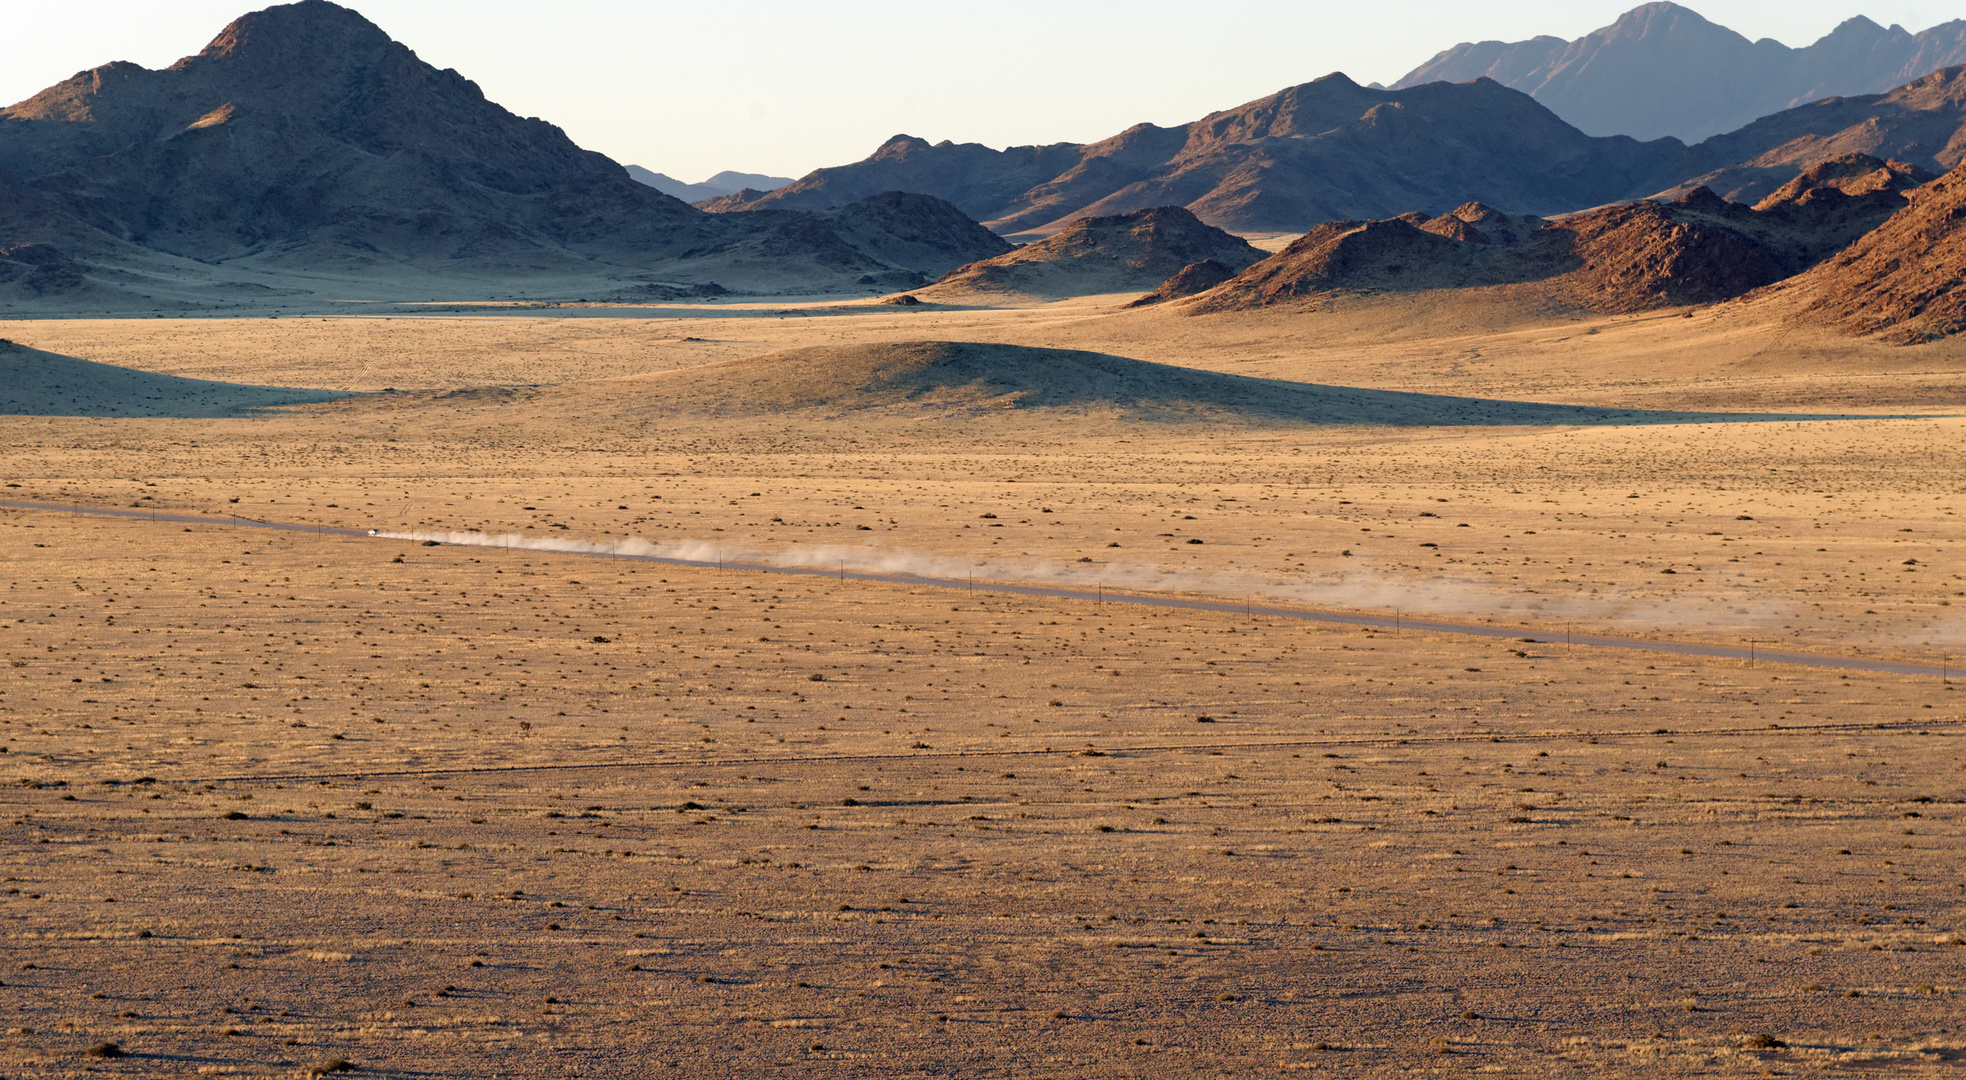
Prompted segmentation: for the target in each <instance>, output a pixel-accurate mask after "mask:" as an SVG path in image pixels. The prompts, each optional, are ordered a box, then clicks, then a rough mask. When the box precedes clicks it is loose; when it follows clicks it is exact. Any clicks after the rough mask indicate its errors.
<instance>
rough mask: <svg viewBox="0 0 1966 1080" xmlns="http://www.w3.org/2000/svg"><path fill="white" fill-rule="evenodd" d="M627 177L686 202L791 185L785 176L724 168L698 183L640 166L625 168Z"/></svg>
mask: <svg viewBox="0 0 1966 1080" xmlns="http://www.w3.org/2000/svg"><path fill="white" fill-rule="evenodd" d="M628 175H629V176H630V177H633V178H634V180H635V182H636V183H638V184H647V185H648V186H650V187H652V188H654V189H655V190H657V191H660V192H661V193H663V194H664V195H670V196H674V197H675V198H678V199H681V200H683V201H684V202H687V203H696V202H702V201H703V200H705V199H721V198H723V197H724V196H726V195H735V194H737V193H738V192H740V191H743V190H744V189H745V188H750V189H751V190H753V191H776V190H777V189H779V188H782V187H784V186H785V185H786V184H789V183H791V182H792V178H791V177H789V176H765V175H763V174H761V173H746V172H732V171H731V170H729V169H726V170H724V171H723V172H720V173H718V174H717V175H715V176H713V177H711V178H710V179H708V180H705V181H703V182H702V183H701V184H685V183H683V182H682V181H681V180H678V179H676V178H675V177H673V176H669V175H667V174H665V173H659V172H651V171H649V170H648V169H644V168H642V167H641V166H640V165H630V166H628Z"/></svg>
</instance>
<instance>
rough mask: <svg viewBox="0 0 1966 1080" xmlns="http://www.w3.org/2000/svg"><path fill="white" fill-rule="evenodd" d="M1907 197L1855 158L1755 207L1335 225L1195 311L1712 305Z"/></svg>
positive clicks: (1471, 214) (1887, 214) (1470, 210)
mask: <svg viewBox="0 0 1966 1080" xmlns="http://www.w3.org/2000/svg"><path fill="white" fill-rule="evenodd" d="M1839 185H1847V186H1850V187H1852V188H1853V189H1854V190H1858V191H1859V192H1860V193H1859V194H1855V195H1851V194H1846V193H1845V191H1844V190H1843V189H1842V187H1840V186H1839ZM1907 187H1909V181H1908V179H1907V178H1906V177H1905V176H1904V175H1903V174H1902V173H1897V172H1894V171H1893V170H1891V169H1890V168H1889V166H1887V165H1886V164H1885V163H1883V162H1878V161H1875V160H1873V159H1865V160H1857V159H1852V160H1849V161H1845V162H1841V163H1839V164H1836V165H1831V166H1825V167H1822V168H1819V169H1816V170H1812V172H1811V173H1810V174H1809V176H1808V177H1805V178H1803V179H1799V180H1798V181H1797V182H1795V183H1792V184H1790V185H1788V186H1786V187H1784V188H1783V189H1782V191H1781V192H1779V193H1778V194H1777V195H1774V196H1770V197H1769V198H1768V199H1766V200H1764V201H1763V202H1762V203H1761V204H1760V206H1759V207H1758V208H1750V207H1746V206H1742V205H1740V204H1739V203H1730V202H1726V201H1725V200H1722V199H1720V198H1719V197H1717V196H1715V195H1714V194H1713V193H1712V192H1710V191H1707V190H1706V189H1705V188H1701V189H1698V190H1696V191H1693V192H1691V193H1689V194H1687V195H1685V196H1683V197H1682V198H1680V199H1678V200H1676V201H1674V202H1671V203H1660V202H1652V201H1640V202H1633V203H1624V204H1619V205H1616V206H1609V207H1605V208H1602V209H1599V210H1595V211H1592V212H1590V213H1585V214H1577V215H1574V216H1571V217H1568V218H1564V219H1562V220H1560V221H1554V222H1548V221H1544V220H1542V219H1540V218H1533V217H1517V216H1511V215H1508V214H1503V213H1500V212H1498V211H1495V210H1492V209H1490V208H1488V207H1485V206H1482V205H1480V204H1475V203H1471V204H1469V205H1467V206H1463V207H1461V208H1459V209H1457V210H1455V211H1454V212H1453V213H1451V214H1445V215H1441V216H1440V217H1437V218H1431V219H1430V218H1427V217H1426V216H1425V215H1421V214H1409V215H1405V216H1402V217H1399V218H1393V219H1388V220H1380V221H1364V222H1360V221H1339V222H1329V223H1326V224H1324V225H1320V226H1318V227H1317V228H1315V229H1313V230H1311V231H1310V232H1308V233H1306V234H1305V235H1304V236H1302V237H1300V238H1299V239H1298V240H1296V241H1295V242H1293V243H1292V244H1291V245H1290V246H1289V247H1287V248H1285V249H1284V250H1283V251H1280V252H1278V253H1277V254H1276V255H1273V256H1271V257H1270V258H1268V259H1266V260H1264V261H1263V262H1261V263H1258V264H1256V265H1255V266H1252V267H1251V268H1249V269H1248V270H1246V271H1244V272H1243V273H1241V274H1239V275H1238V276H1236V277H1235V278H1234V279H1232V280H1230V281H1228V282H1226V283H1224V284H1222V285H1221V286H1218V287H1217V288H1215V289H1213V290H1211V291H1209V292H1207V293H1204V294H1202V295H1201V296H1200V297H1199V298H1198V299H1196V300H1195V301H1193V302H1192V303H1193V305H1194V307H1193V310H1195V311H1197V312H1220V311H1239V310H1249V309H1253V308H1260V307H1269V306H1274V305H1278V304H1287V303H1291V302H1295V301H1298V300H1303V299H1307V298H1311V297H1316V296H1320V295H1325V294H1331V293H1339V292H1353V293H1356V292H1382V291H1385V292H1419V291H1426V290H1433V289H1461V288H1481V287H1494V286H1509V287H1519V288H1531V289H1534V290H1535V291H1537V293H1538V294H1539V295H1541V296H1542V297H1544V298H1545V299H1546V300H1548V301H1549V302H1551V303H1554V304H1557V305H1560V306H1568V307H1575V308H1581V309H1587V310H1591V311H1597V312H1603V313H1613V314H1615V313H1623V312H1632V311H1644V310H1649V309H1653V308H1660V307H1670V306H1677V305H1686V304H1702V303H1713V302H1716V301H1721V300H1728V299H1732V298H1734V297H1737V296H1741V295H1743V294H1745V293H1747V292H1748V291H1750V290H1752V289H1755V288H1758V287H1760V286H1763V285H1768V284H1771V283H1773V282H1776V281H1780V280H1782V279H1784V278H1787V277H1789V276H1791V275H1794V274H1797V273H1800V272H1802V271H1804V270H1806V269H1808V268H1809V267H1811V266H1813V265H1815V264H1816V263H1818V262H1820V261H1821V260H1823V259H1825V258H1827V257H1829V256H1830V255H1831V254H1833V253H1835V252H1836V251H1838V250H1840V249H1842V248H1843V247H1844V246H1846V245H1848V244H1850V243H1851V242H1852V241H1854V240H1856V239H1857V237H1859V236H1862V235H1863V234H1865V233H1866V232H1869V231H1870V230H1871V229H1874V228H1876V227H1877V226H1879V225H1881V224H1883V223H1884V222H1885V221H1886V220H1887V219H1889V218H1891V216H1892V215H1893V214H1894V213H1896V212H1898V211H1899V210H1900V208H1902V207H1903V206H1904V205H1905V191H1906V189H1907Z"/></svg>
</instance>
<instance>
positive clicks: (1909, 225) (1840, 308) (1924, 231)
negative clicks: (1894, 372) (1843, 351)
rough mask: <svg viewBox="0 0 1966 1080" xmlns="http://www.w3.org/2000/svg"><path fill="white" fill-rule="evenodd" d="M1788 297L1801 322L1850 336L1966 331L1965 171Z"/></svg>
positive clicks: (1923, 336)
mask: <svg viewBox="0 0 1966 1080" xmlns="http://www.w3.org/2000/svg"><path fill="white" fill-rule="evenodd" d="M1784 292H1788V293H1790V294H1792V295H1793V296H1794V297H1796V298H1797V299H1798V300H1799V317H1800V318H1801V319H1802V320H1803V321H1805V322H1810V323H1816V324H1822V325H1828V326H1831V327H1834V328H1836V329H1839V330H1842V331H1844V332H1846V333H1851V334H1877V335H1880V336H1882V337H1884V338H1885V339H1886V340H1889V341H1894V342H1898V343H1901V344H1915V343H1919V342H1926V341H1936V340H1939V339H1941V338H1947V337H1951V336H1953V335H1955V334H1958V333H1959V332H1960V331H1961V330H1962V329H1966V165H1962V166H1960V167H1959V168H1955V169H1954V170H1953V171H1951V172H1949V173H1947V174H1946V175H1944V176H1942V177H1940V178H1939V179H1938V180H1935V181H1933V182H1932V183H1930V184H1928V185H1926V186H1925V187H1922V188H1919V189H1918V190H1916V191H1914V192H1912V193H1911V197H1910V201H1909V205H1907V206H1905V208H1904V209H1902V210H1899V211H1898V212H1897V213H1896V214H1895V215H1893V216H1892V217H1891V219H1890V220H1888V221H1886V222H1885V223H1884V224H1882V225H1880V226H1879V227H1877V228H1876V229H1874V230H1872V231H1870V232H1869V233H1867V234H1865V235H1864V236H1863V237H1862V238H1861V239H1859V240H1858V241H1857V242H1856V243H1854V244H1852V245H1850V246H1849V247H1848V248H1846V249H1844V250H1843V251H1841V252H1838V253H1837V254H1836V255H1834V256H1833V257H1831V258H1830V259H1828V260H1827V261H1825V262H1823V263H1822V264H1821V265H1819V266H1817V267H1816V268H1814V269H1813V270H1810V271H1809V272H1808V273H1806V274H1803V275H1802V276H1801V277H1799V278H1797V279H1795V280H1794V281H1793V282H1790V283H1789V284H1787V285H1785V286H1784Z"/></svg>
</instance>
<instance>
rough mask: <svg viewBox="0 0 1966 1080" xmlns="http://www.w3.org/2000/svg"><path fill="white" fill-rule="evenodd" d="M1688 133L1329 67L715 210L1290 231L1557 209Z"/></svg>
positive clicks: (1661, 167) (1612, 192)
mask: <svg viewBox="0 0 1966 1080" xmlns="http://www.w3.org/2000/svg"><path fill="white" fill-rule="evenodd" d="M1685 157H1686V148H1685V147H1684V146H1682V145H1680V144H1679V143H1677V142H1673V141H1670V140H1667V141H1661V142H1658V143H1653V144H1644V143H1639V142H1636V141H1635V140H1632V139H1626V138H1608V139H1594V138H1591V137H1590V136H1587V135H1584V134H1583V133H1581V132H1579V131H1577V130H1576V129H1575V128H1572V127H1570V126H1569V125H1567V124H1565V123H1563V122H1562V121H1561V120H1559V119H1558V118H1557V117H1556V116H1555V115H1554V114H1553V113H1551V112H1550V111H1549V110H1548V109H1545V108H1543V107H1542V106H1540V105H1538V104H1536V103H1535V101H1533V100H1532V99H1530V98H1529V97H1528V96H1527V95H1525V94H1522V93H1519V92H1516V91H1513V90H1509V89H1507V88H1505V87H1503V86H1500V85H1499V84H1497V83H1495V82H1493V81H1490V80H1486V79H1481V80H1476V81H1474V82H1471V83H1465V84H1458V85H1455V84H1446V83H1435V84H1431V85H1427V86H1421V87H1414V88H1411V89H1408V90H1404V91H1397V92H1395V91H1389V90H1379V89H1373V88H1369V87H1363V86H1360V85H1358V84H1357V83H1355V82H1353V81H1352V80H1350V79H1348V78H1346V77H1345V76H1343V75H1337V74H1334V75H1328V76H1326V77H1324V78H1322V79H1318V80H1316V81H1314V82H1309V83H1305V84H1303V85H1301V86H1294V87H1290V88H1289V89H1286V90H1283V91H1280V92H1278V93H1276V94H1273V95H1271V96H1269V97H1266V98H1263V99H1261V100H1258V101H1253V102H1249V103H1248V104H1245V105H1242V106H1240V107H1238V108H1235V109H1229V110H1225V111H1222V112H1217V113H1212V114H1210V115H1208V116H1206V117H1203V118H1202V119H1200V120H1197V121H1195V122H1194V123H1192V124H1187V125H1185V126H1183V127H1178V128H1161V127H1155V126H1153V125H1150V124H1142V125H1138V126H1136V127H1133V128H1129V129H1127V130H1126V131H1124V132H1121V133H1120V134H1119V135H1116V136H1114V137H1113V138H1111V139H1107V140H1105V141H1103V142H1098V143H1091V144H1087V145H1076V144H1069V143H1063V144H1054V145H1051V146H1020V147H1012V148H1011V149H1009V150H1003V151H997V150H992V149H990V148H988V147H984V146H979V145H977V144H974V143H970V144H960V145H959V144H954V143H947V142H945V143H939V144H934V145H931V144H929V143H927V142H926V141H924V140H921V139H917V138H914V137H912V136H897V137H895V138H894V139H891V140H889V141H888V142H887V143H886V144H885V145H883V146H882V147H881V148H880V149H879V150H878V151H876V152H875V154H874V155H873V156H872V157H869V158H868V159H866V160H865V161H861V162H858V163H855V164H853V165H846V166H840V167H837V168H829V169H821V170H818V171H816V172H814V173H812V174H810V175H808V176H806V177H804V178H803V179H801V180H799V181H798V182H796V183H793V184H790V185H787V186H786V187H783V188H780V189H778V190H776V191H773V192H770V193H767V194H765V195H762V196H760V197H757V198H752V199H749V200H744V201H735V200H727V201H725V202H724V203H722V204H719V205H717V206H715V207H713V208H714V209H718V210H725V211H728V210H747V209H760V208H765V207H784V208H797V209H824V208H826V207H829V206H835V205H839V204H841V203H842V202H845V201H850V200H852V199H854V198H859V197H862V196H863V195H865V194H867V193H870V192H872V191H877V190H889V189H893V190H908V191H921V192H924V193H926V194H932V195H936V196H937V197H939V198H943V199H947V200H948V201H950V202H951V203H954V204H955V205H956V206H957V207H959V208H961V209H962V210H963V211H964V212H965V213H968V214H970V215H971V216H972V217H975V218H977V219H978V220H980V221H982V222H984V223H985V224H987V225H989V226H990V227H991V228H993V229H995V230H996V231H998V232H1000V233H1004V234H1015V233H1019V232H1024V231H1027V230H1029V231H1035V232H1040V233H1042V232H1048V231H1055V230H1057V229H1058V228H1061V227H1063V226H1064V225H1065V224H1066V223H1068V222H1070V221H1071V220H1073V219H1075V218H1077V217H1087V216H1106V215H1112V214H1119V213H1127V212H1130V211H1133V210H1142V209H1148V208H1151V207H1155V206H1163V205H1179V206H1185V207H1187V208H1188V209H1189V210H1191V211H1193V212H1194V213H1195V214H1196V216H1198V217H1200V218H1201V219H1202V220H1203V221H1206V222H1208V223H1209V224H1211V225H1216V226H1219V227H1223V228H1231V229H1244V230H1277V231H1297V230H1302V229H1305V228H1309V227H1310V226H1311V225H1312V224H1315V223H1316V222H1318V221H1325V220H1331V219H1333V218H1345V217H1361V216H1366V217H1369V216H1375V215H1388V214H1392V213H1397V212H1398V211H1399V210H1401V209H1405V208H1409V207H1412V206H1416V205H1444V206H1454V205H1458V204H1459V203H1461V202H1464V201H1466V200H1467V199H1469V198H1479V199H1482V200H1484V201H1487V202H1491V203H1495V204H1498V205H1505V206H1510V207H1515V208H1520V209H1527V210H1533V211H1536V212H1545V213H1554V212H1558V211H1561V210H1572V209H1577V208H1579V207H1583V206H1592V205H1597V204H1600V203H1605V202H1610V201H1613V200H1615V199H1619V198H1624V197H1629V196H1630V195H1632V194H1634V193H1637V194H1642V193H1644V192H1648V191H1654V190H1657V189H1658V188H1660V187H1663V186H1666V185H1668V184H1670V183H1672V182H1674V181H1676V180H1678V179H1681V178H1683V177H1684V176H1686V175H1688V174H1687V173H1685V172H1684V171H1682V170H1683V168H1684V167H1685V166H1684V161H1685Z"/></svg>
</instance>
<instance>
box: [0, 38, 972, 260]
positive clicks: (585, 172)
mask: <svg viewBox="0 0 1966 1080" xmlns="http://www.w3.org/2000/svg"><path fill="white" fill-rule="evenodd" d="M21 245H30V246H29V247H25V248H22V250H23V251H25V252H27V255H26V256H25V257H26V258H30V259H33V260H39V261H38V262H34V263H32V264H31V265H35V266H42V265H53V263H52V262H50V260H52V259H54V258H56V256H57V255H58V254H59V255H61V256H63V257H66V256H67V255H68V254H70V253H73V254H79V255H85V256H99V257H102V258H105V259H108V258H114V257H117V256H118V254H119V252H123V253H127V251H130V250H138V249H147V250H149V251H152V252H161V253H165V254H169V255H176V256H184V257H189V258H193V259H198V260H201V261H204V262H207V263H215V262H225V261H232V260H250V261H252V262H254V263H256V264H268V265H271V266H276V267H286V268H305V269H318V268H326V267H339V268H341V269H342V270H344V271H356V272H362V271H364V268H369V267H383V266H388V265H413V266H418V267H421V268H422V269H423V270H425V271H427V272H435V273H450V272H453V271H463V272H469V273H478V274H484V273H495V272H520V273H525V272H533V271H554V272H559V271H577V272H581V273H597V272H601V271H600V270H599V269H598V268H615V269H616V270H618V271H620V272H622V275H623V276H622V280H624V281H635V282H647V283H650V284H660V283H664V282H676V281H682V282H685V283H688V282H692V281H696V282H701V281H703V280H704V278H706V277H708V276H709V275H710V274H713V273H714V274H717V275H719V276H725V275H726V274H730V273H737V274H742V275H744V277H745V283H744V286H743V287H747V288H761V289H771V288H780V287H785V288H791V287H796V288H799V289H801V290H806V289H816V288H835V287H839V288H853V287H859V288H866V287H869V286H873V287H880V286H881V285H882V284H883V283H886V282H888V281H891V280H892V281H900V282H903V283H908V282H914V281H918V280H925V279H927V278H932V277H934V276H937V275H940V274H942V273H946V272H947V271H948V270H949V269H951V268H953V267H955V266H959V265H961V264H963V263H967V262H971V261H973V260H976V259H979V258H987V257H990V256H992V255H996V254H998V253H1000V252H1002V251H1004V250H1006V249H1007V247H1008V245H1006V244H1005V243H1004V242H1003V241H1002V240H1000V239H998V238H997V237H995V236H993V235H991V234H990V233H989V232H988V231H987V230H984V229H983V228H981V227H980V226H978V225H977V224H976V223H975V222H974V221H971V220H969V219H967V218H965V217H963V216H962V214H961V213H960V212H959V211H957V210H956V209H955V208H953V207H950V206H948V205H947V204H946V203H942V202H940V201H938V200H935V199H933V198H929V197H923V196H915V197H911V198H904V199H898V200H889V201H887V202H882V203H878V204H870V205H866V206H860V207H844V208H842V209H840V210H839V212H837V213H831V214H825V215H812V214H798V213H789V214H771V215H746V216H743V217H738V218H733V217H730V216H727V215H726V216H718V215H711V214H705V213H703V212H702V211H700V210H696V209H694V208H692V207H690V206H689V205H688V204H686V203H684V202H682V201H680V200H678V199H676V198H673V197H671V196H668V195H664V194H662V193H661V192H659V191H656V190H655V189H653V188H650V187H648V186H645V185H643V184H638V183H636V182H634V181H633V180H631V179H630V178H629V176H628V173H627V172H626V171H625V170H624V169H623V168H622V167H621V166H620V165H618V164H616V163H615V162H613V161H610V160H609V159H607V158H606V157H603V156H602V155H600V154H597V153H593V152H591V151H588V150H583V149H581V148H580V147H578V146H576V145H575V144H574V143H573V141H572V140H571V139H569V138H568V137H567V135H566V133H565V132H563V131H561V130H560V129H559V128H558V127H555V126H554V125H552V124H550V123H547V122H546V121H544V120H539V119H536V118H523V117H519V116H515V115H513V114H512V113H510V112H507V111H506V110H505V109H503V108H500V107H499V106H498V105H497V104H495V103H493V102H490V101H487V100H486V99H485V96H484V94H483V93H482V92H481V91H480V90H479V88H478V86H477V85H476V84H474V83H472V82H471V81H470V80H468V79H466V78H465V77H464V76H462V75H460V74H458V73H457V72H455V71H439V70H438V69H436V68H434V67H431V66H430V65H429V64H426V63H424V62H423V61H422V60H420V59H419V58H418V57H417V55H416V54H415V53H413V52H411V51H410V50H409V49H408V48H405V47H404V46H402V45H400V44H398V43H396V42H395V41H392V40H390V38H389V36H388V35H387V34H385V33H384V32H383V31H382V30H381V29H379V28H378V27H376V26H375V25H374V24H373V23H370V22H369V21H368V20H367V19H364V18H363V17H362V16H361V15H359V14H357V13H356V12H354V11H351V10H349V9H347V8H344V7H340V6H337V5H335V4H332V3H329V2H327V0H301V2H300V3H293V4H285V5H281V6H277V7H272V8H268V9H266V10H264V11H259V12H255V13H253V14H250V15H247V16H245V17H243V18H241V19H239V20H238V21H236V22H234V23H233V24H232V25H231V26H229V27H227V28H226V29H225V31H224V32H223V33H221V34H220V35H219V36H218V37H217V38H216V39H215V40H213V41H212V43H211V44H210V45H209V46H207V47H206V48H205V49H204V51H202V52H200V53H199V54H198V55H196V56H192V57H187V58H185V59H184V60H180V61H179V62H177V63H176V64H173V65H172V66H170V67H168V68H165V69H163V70H159V71H152V70H148V69H146V68H142V67H139V66H137V65H135V64H128V63H116V64H109V65H107V66H104V67H100V68H96V69H94V70H91V71H85V72H83V73H81V74H79V75H77V76H75V77H74V78H71V79H69V80H67V81H65V82H62V83H60V84H58V85H56V86H53V87H50V88H49V89H47V90H45V91H43V92H41V93H40V94H37V95H35V96H34V97H33V98H30V99H29V100H27V101H24V102H21V103H20V104H18V105H14V106H12V107H11V108H7V109H0V252H4V251H8V250H11V249H13V248H16V247H21ZM35 245H38V246H35ZM50 247H52V248H54V249H56V250H55V251H53V252H51V251H50V250H49V248H50ZM6 258H7V260H8V261H12V262H21V259H20V258H16V257H13V256H6ZM897 260H903V261H897ZM22 265H23V266H25V265H30V264H28V263H22ZM22 272H24V271H22ZM45 276H46V275H44V277H45ZM727 280H729V279H728V278H727Z"/></svg>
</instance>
